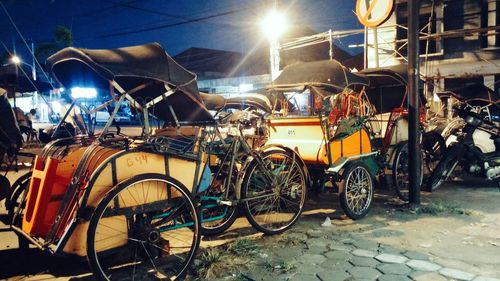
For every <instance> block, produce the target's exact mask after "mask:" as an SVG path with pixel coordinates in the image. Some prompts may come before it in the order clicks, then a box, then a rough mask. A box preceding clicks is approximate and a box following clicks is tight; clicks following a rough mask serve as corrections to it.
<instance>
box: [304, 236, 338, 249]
mask: <svg viewBox="0 0 500 281" xmlns="http://www.w3.org/2000/svg"><path fill="white" fill-rule="evenodd" d="M333 243H334V242H333V241H332V240H330V239H326V238H310V239H308V240H307V241H306V244H307V246H309V247H311V246H321V247H325V248H326V247H327V245H331V244H333Z"/></svg>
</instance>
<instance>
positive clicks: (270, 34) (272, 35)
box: [260, 10, 288, 40]
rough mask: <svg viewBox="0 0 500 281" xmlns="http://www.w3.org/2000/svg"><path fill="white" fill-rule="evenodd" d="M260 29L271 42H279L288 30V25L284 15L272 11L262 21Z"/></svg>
mask: <svg viewBox="0 0 500 281" xmlns="http://www.w3.org/2000/svg"><path fill="white" fill-rule="evenodd" d="M260 27H261V29H262V31H263V32H264V34H265V35H266V37H267V38H268V39H269V40H278V38H279V37H280V36H281V35H283V33H284V32H285V31H286V29H287V28H288V23H287V21H286V17H285V15H284V14H283V13H280V12H278V11H276V10H272V11H270V12H269V13H268V14H267V15H266V17H265V18H263V19H262V21H261V22H260Z"/></svg>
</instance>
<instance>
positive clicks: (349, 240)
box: [340, 238, 356, 245]
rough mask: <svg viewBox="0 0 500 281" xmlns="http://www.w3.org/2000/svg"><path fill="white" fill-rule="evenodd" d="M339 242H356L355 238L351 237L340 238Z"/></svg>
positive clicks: (348, 243)
mask: <svg viewBox="0 0 500 281" xmlns="http://www.w3.org/2000/svg"><path fill="white" fill-rule="evenodd" d="M340 242H342V243H344V244H347V245H352V244H354V242H356V240H354V239H352V238H346V239H342V240H340Z"/></svg>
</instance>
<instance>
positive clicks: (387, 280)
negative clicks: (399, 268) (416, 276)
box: [377, 274, 411, 281]
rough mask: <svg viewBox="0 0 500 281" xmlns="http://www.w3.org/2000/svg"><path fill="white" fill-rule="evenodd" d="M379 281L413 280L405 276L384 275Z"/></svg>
mask: <svg viewBox="0 0 500 281" xmlns="http://www.w3.org/2000/svg"><path fill="white" fill-rule="evenodd" d="M377 281H411V279H410V278H408V277H406V276H403V275H396V274H384V275H382V276H380V277H379V278H378V279H377Z"/></svg>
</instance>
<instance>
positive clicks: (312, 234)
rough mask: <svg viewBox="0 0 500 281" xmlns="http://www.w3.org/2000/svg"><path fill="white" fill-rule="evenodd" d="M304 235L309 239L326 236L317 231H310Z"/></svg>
mask: <svg viewBox="0 0 500 281" xmlns="http://www.w3.org/2000/svg"><path fill="white" fill-rule="evenodd" d="M306 233H307V236H309V237H310V238H319V237H324V236H325V235H326V234H325V232H324V231H322V230H318V229H310V230H308V231H307V232H306Z"/></svg>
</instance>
